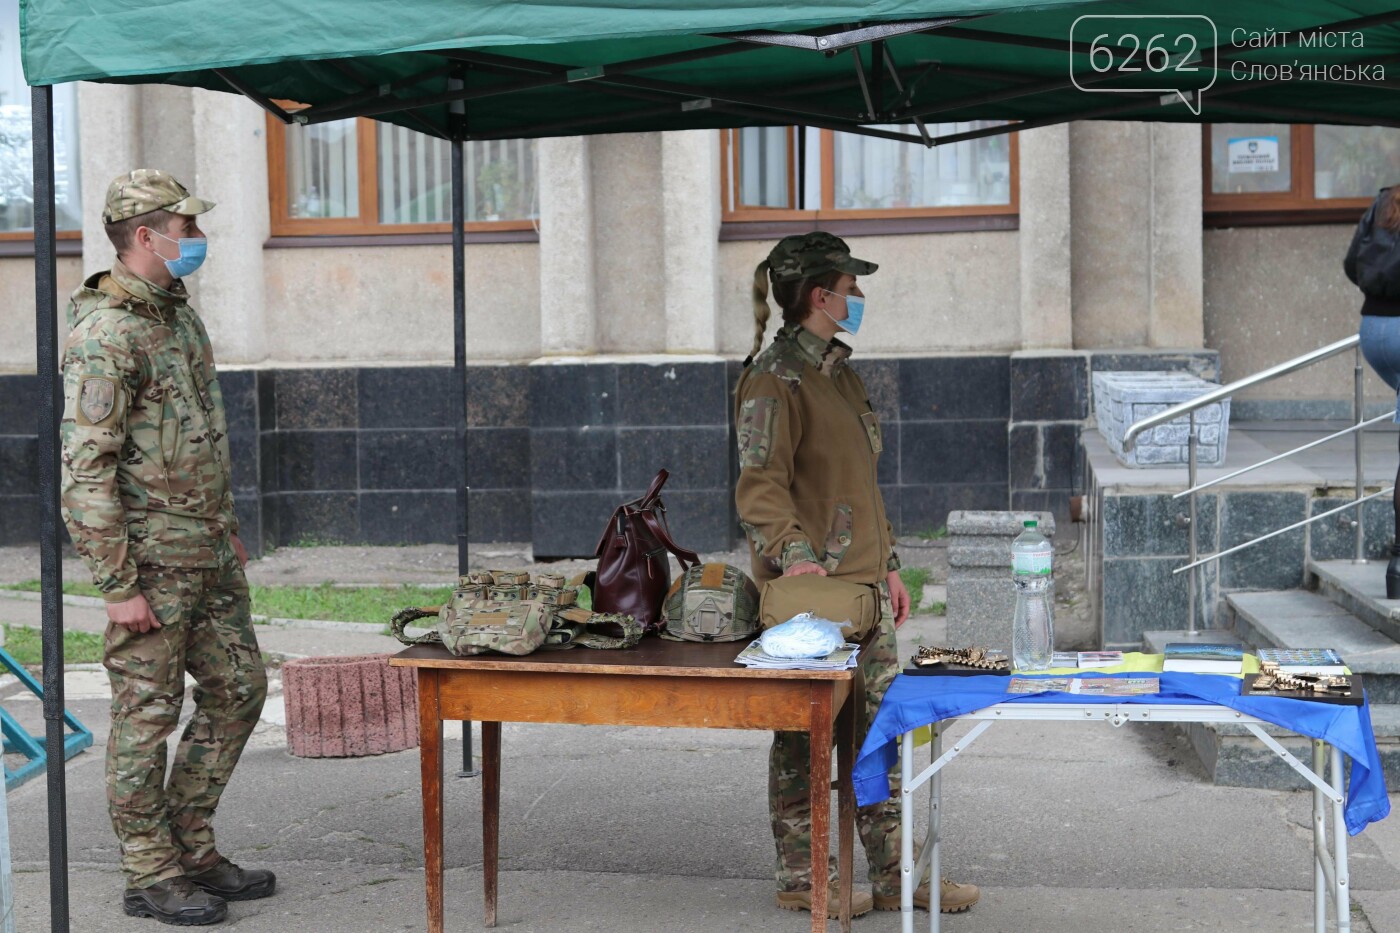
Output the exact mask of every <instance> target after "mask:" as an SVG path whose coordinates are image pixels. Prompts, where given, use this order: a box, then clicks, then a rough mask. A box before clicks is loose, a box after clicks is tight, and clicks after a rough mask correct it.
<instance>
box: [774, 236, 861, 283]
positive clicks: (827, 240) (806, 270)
mask: <svg viewBox="0 0 1400 933" xmlns="http://www.w3.org/2000/svg"><path fill="white" fill-rule="evenodd" d="M768 265H769V268H771V269H772V270H773V281H775V282H796V281H797V280H798V279H805V278H807V277H809V276H813V275H821V274H822V273H823V272H845V273H848V274H850V275H869V274H870V273H872V272H874V271H875V270H876V269H878V268H880V267H879V266H877V265H875V263H873V262H866V261H865V260H864V259H856V258H854V257H852V256H851V248H850V247H849V246H847V245H846V241H845V240H843V239H841V238H840V237H838V236H832V235H831V234H830V233H823V232H822V231H820V230H817V231H815V232H813V233H802V234H795V235H793V236H785V237H783V238H782V239H781V240H779V241H778V245H777V246H775V247H773V251H772V252H771V253H769V254H768Z"/></svg>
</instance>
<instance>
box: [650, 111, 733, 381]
mask: <svg viewBox="0 0 1400 933" xmlns="http://www.w3.org/2000/svg"><path fill="white" fill-rule="evenodd" d="M661 178H662V206H663V210H664V214H665V229H664V232H663V238H664V241H665V281H666V351H667V352H668V353H715V352H717V351H718V349H719V224H720V199H719V194H718V192H719V133H717V132H715V131H714V130H690V131H686V132H674V133H663V134H662V137H661Z"/></svg>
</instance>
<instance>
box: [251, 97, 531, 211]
mask: <svg viewBox="0 0 1400 933" xmlns="http://www.w3.org/2000/svg"><path fill="white" fill-rule="evenodd" d="M267 126H268V133H267V152H268V189H269V193H270V197H271V208H272V218H271V219H272V235H273V236H274V237H277V236H294V237H305V236H355V235H381V236H382V235H385V234H388V235H396V234H424V233H428V234H443V233H447V234H450V233H451V232H452V175H451V165H452V152H451V146H450V144H449V143H448V142H447V141H446V140H442V139H437V138H435V137H432V136H428V135H426V134H424V133H419V132H416V131H414V130H410V129H407V128H405V127H401V126H394V125H392V124H388V123H379V122H376V121H374V120H368V119H364V118H360V119H349V120H337V121H334V122H330V123H318V124H315V125H312V126H297V125H293V126H286V125H284V124H282V123H281V122H280V121H278V120H275V119H273V118H272V117H268V123H267ZM462 148H463V153H462V155H463V161H464V166H463V175H464V180H465V182H466V191H465V201H466V212H467V222H466V225H465V229H466V230H467V232H468V233H483V234H495V233H512V232H514V233H520V234H529V235H531V236H533V234H534V232H535V230H536V229H537V223H538V219H539V204H538V198H537V196H536V183H535V177H536V175H535V141H534V140H532V139H502V140H479V141H472V142H467V143H466V144H465V145H464V146H463V147H462ZM513 238H526V237H523V236H522V237H513Z"/></svg>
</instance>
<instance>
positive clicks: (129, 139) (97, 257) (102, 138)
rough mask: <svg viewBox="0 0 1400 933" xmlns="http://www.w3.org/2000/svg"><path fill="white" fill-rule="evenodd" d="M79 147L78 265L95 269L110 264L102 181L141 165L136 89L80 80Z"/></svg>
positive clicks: (105, 188) (104, 184) (104, 193)
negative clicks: (80, 250) (80, 225)
mask: <svg viewBox="0 0 1400 933" xmlns="http://www.w3.org/2000/svg"><path fill="white" fill-rule="evenodd" d="M78 149H79V159H80V163H79V164H80V166H81V169H80V171H81V175H82V182H81V184H82V188H83V267H84V269H87V270H91V271H94V272H95V271H97V270H98V269H107V268H110V267H111V265H112V257H113V252H112V244H111V243H110V242H109V241H108V240H107V234H106V233H105V232H104V231H103V229H102V205H103V204H104V203H105V202H106V200H107V186H108V185H109V184H111V182H112V179H113V178H116V177H117V176H118V175H121V174H122V173H124V172H129V171H131V170H132V169H134V168H141V88H140V87H137V86H136V85H130V84H93V83H91V82H88V81H81V82H79V83H78ZM60 304H62V302H60ZM31 342H32V341H31Z"/></svg>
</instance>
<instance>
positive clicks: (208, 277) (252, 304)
mask: <svg viewBox="0 0 1400 933" xmlns="http://www.w3.org/2000/svg"><path fill="white" fill-rule="evenodd" d="M193 94H194V97H193V102H192V103H193V120H192V123H193V127H194V152H193V163H194V164H193V174H192V177H189V178H184V177H181V176H177V177H181V180H182V181H183V182H184V183H185V185H186V186H187V187H188V188H189V189H190V190H191V192H193V193H194V194H196V195H198V196H199V197H203V198H208V199H209V200H211V201H214V202H216V203H217V205H218V206H217V207H215V208H214V209H213V210H212V211H210V212H209V213H207V214H204V215H202V216H201V217H200V218H199V225H200V227H201V228H202V229H203V230H204V232H205V233H206V234H208V236H209V258H208V260H206V262H205V264H204V265H203V266H201V267H200V269H199V271H198V272H197V273H195V274H194V275H193V276H191V277H190V280H191V283H194V282H196V281H197V283H198V285H197V288H198V294H197V296H196V297H197V304H196V307H197V308H198V309H199V313H200V316H201V317H202V318H203V319H204V323H205V325H206V326H207V327H208V328H209V336H210V339H211V340H212V341H213V343H214V346H215V348H216V352H217V353H218V359H219V362H220V363H221V364H223V365H228V364H230V363H257V362H260V361H262V360H263V359H265V358H266V356H267V333H266V327H265V323H264V320H265V312H266V308H267V299H266V291H265V283H264V281H263V278H264V275H263V243H264V242H266V240H267V237H268V233H269V209H268V190H267V184H268V181H267V123H266V118H265V117H264V115H263V112H262V110H261V109H260V108H259V107H258V106H257V105H256V104H254V103H253V102H252V101H250V100H248V99H247V98H244V97H241V96H239V95H237V94H222V93H218V92H215V91H204V90H195V91H194V92H193Z"/></svg>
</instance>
